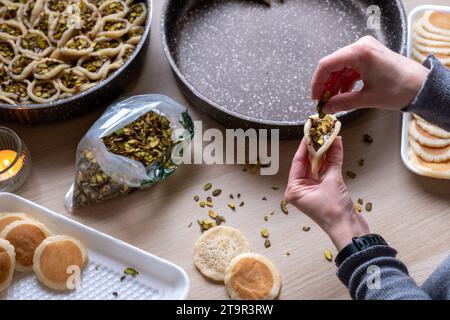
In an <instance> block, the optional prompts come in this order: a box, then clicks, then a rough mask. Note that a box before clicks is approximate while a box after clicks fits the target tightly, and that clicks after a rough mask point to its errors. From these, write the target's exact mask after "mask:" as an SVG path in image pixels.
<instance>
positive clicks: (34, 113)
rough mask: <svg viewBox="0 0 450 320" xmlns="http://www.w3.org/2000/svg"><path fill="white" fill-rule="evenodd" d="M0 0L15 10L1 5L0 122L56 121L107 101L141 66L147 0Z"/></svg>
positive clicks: (146, 38) (148, 15) (149, 11)
mask: <svg viewBox="0 0 450 320" xmlns="http://www.w3.org/2000/svg"><path fill="white" fill-rule="evenodd" d="M2 2H4V3H9V4H10V5H11V6H12V7H13V9H11V10H6V7H3V6H2V9H1V10H0V48H1V50H0V80H1V81H0V120H6V121H15V122H21V123H40V122H49V121H61V120H64V119H67V118H70V117H73V116H76V115H80V114H82V113H84V112H87V111H89V110H92V109H93V108H95V107H97V106H106V105H107V103H108V102H110V101H111V100H112V99H113V98H114V97H116V96H117V95H118V94H119V93H120V92H121V91H122V90H123V88H125V87H126V86H127V85H128V84H130V83H133V82H134V80H135V79H136V75H137V74H138V73H139V71H140V70H141V69H142V65H144V64H145V63H146V61H144V57H145V51H146V50H147V47H148V41H149V38H150V37H149V35H150V28H151V21H152V13H153V10H152V0H129V1H121V0H108V1H88V0H39V1H2ZM14 9H15V10H14ZM77 14H79V16H78V17H74V15H77ZM73 21H75V22H73Z"/></svg>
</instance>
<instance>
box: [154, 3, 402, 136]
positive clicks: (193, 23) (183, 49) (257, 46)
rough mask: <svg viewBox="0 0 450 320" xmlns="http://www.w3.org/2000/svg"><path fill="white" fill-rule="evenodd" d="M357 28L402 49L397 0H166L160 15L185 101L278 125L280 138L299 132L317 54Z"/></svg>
mask: <svg viewBox="0 0 450 320" xmlns="http://www.w3.org/2000/svg"><path fill="white" fill-rule="evenodd" d="M267 2H270V1H267ZM368 21H374V22H376V21H380V23H381V24H379V25H377V24H376V23H374V24H369V23H368ZM365 35H371V36H374V37H375V38H377V39H379V40H380V41H381V42H383V43H384V44H385V45H387V46H388V47H389V48H391V49H392V50H394V51H396V52H399V53H404V50H405V48H406V14H405V11H404V8H403V4H402V2H401V1H400V0H393V1H364V0H341V1H323V0H310V1H299V0H285V1H271V6H269V5H267V4H266V3H265V2H264V1H261V0H208V1H205V0H193V1H184V0H168V1H167V2H166V4H165V7H164V8H163V12H162V17H161V37H162V42H163V48H164V52H165V54H166V57H167V59H168V61H169V63H170V65H171V68H172V70H173V72H174V73H175V75H176V78H177V79H178V80H179V81H178V84H179V85H180V88H181V89H182V91H183V93H184V94H185V95H186V97H187V98H188V99H189V101H190V102H191V103H192V105H193V106H195V107H196V108H199V109H200V110H202V111H204V112H205V113H206V114H207V115H208V116H210V117H212V118H214V119H215V120H217V121H219V122H221V123H222V124H224V125H226V126H228V127H235V128H236V127H238V128H267V129H272V128H273V129H280V136H281V137H282V138H298V137H299V136H301V135H302V128H303V125H304V124H305V121H306V119H307V118H308V116H310V115H312V114H314V113H315V103H314V101H312V100H311V93H310V82H311V78H312V75H313V73H314V70H315V68H316V66H317V64H318V62H319V60H320V58H322V57H324V56H326V55H328V54H330V53H332V52H334V51H335V50H337V49H339V48H342V47H344V46H347V45H349V44H351V43H352V42H355V41H357V40H358V39H360V38H361V37H363V36H365ZM357 114H358V112H357V111H356V112H355V111H352V112H343V113H339V114H338V115H337V116H338V118H339V120H340V121H343V122H345V121H346V120H347V121H349V120H350V119H353V118H354V117H355V116H356V115H357Z"/></svg>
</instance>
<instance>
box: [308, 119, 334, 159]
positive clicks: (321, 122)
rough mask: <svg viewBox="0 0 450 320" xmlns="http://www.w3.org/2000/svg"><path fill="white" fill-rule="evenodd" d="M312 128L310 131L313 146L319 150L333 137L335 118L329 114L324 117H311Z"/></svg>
mask: <svg viewBox="0 0 450 320" xmlns="http://www.w3.org/2000/svg"><path fill="white" fill-rule="evenodd" d="M310 121H311V129H310V131H309V134H310V137H311V140H312V143H313V147H314V149H315V150H316V151H317V150H319V149H320V148H321V147H322V146H323V145H324V143H325V142H326V141H327V140H328V139H329V138H330V137H331V134H332V133H333V130H334V125H335V122H334V119H333V118H332V117H331V115H329V114H327V115H325V117H324V118H322V119H321V118H318V119H315V118H310Z"/></svg>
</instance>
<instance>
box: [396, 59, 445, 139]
mask: <svg viewBox="0 0 450 320" xmlns="http://www.w3.org/2000/svg"><path fill="white" fill-rule="evenodd" d="M424 66H425V67H427V68H428V69H430V73H429V74H428V77H427V79H426V80H425V83H424V84H423V86H422V89H421V90H420V91H419V94H418V95H417V97H416V99H414V101H413V102H412V103H411V104H410V105H409V106H407V107H406V108H405V109H404V110H403V111H406V112H414V113H416V114H418V115H419V116H421V117H422V118H424V119H425V120H428V121H430V122H431V123H434V124H435V125H437V126H439V127H441V128H443V129H445V130H447V131H450V70H449V69H447V68H446V67H445V66H443V65H442V64H441V63H440V62H439V60H437V59H436V58H435V57H433V56H432V55H431V56H429V57H428V58H427V60H426V61H425V62H424Z"/></svg>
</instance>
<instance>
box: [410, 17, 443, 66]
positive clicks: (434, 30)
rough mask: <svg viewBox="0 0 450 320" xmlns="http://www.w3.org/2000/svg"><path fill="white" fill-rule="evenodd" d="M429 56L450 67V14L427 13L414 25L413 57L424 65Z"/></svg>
mask: <svg viewBox="0 0 450 320" xmlns="http://www.w3.org/2000/svg"><path fill="white" fill-rule="evenodd" d="M429 54H433V55H434V56H435V57H436V58H438V59H439V60H440V61H441V62H442V63H443V64H445V65H446V66H447V67H450V13H444V12H437V11H427V12H426V13H425V14H424V15H423V16H422V17H421V18H420V19H419V20H418V21H417V22H416V24H415V25H414V33H413V49H412V56H413V57H414V59H416V60H417V61H419V62H421V63H422V62H423V61H424V60H425V59H426V58H427V56H428V55H429Z"/></svg>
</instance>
